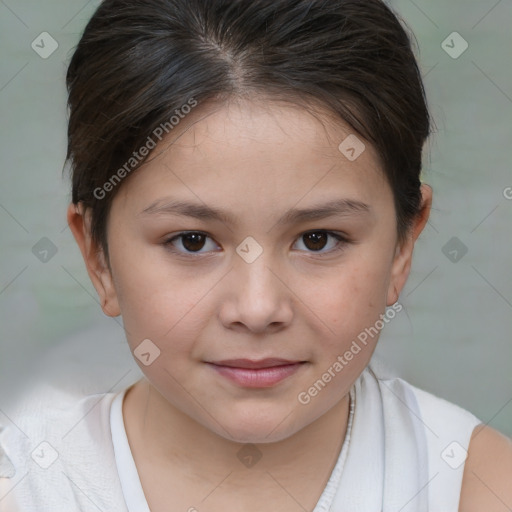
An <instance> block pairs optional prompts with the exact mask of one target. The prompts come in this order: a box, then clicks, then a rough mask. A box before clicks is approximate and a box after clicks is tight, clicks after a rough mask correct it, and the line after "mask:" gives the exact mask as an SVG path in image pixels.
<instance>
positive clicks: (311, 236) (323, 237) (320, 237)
mask: <svg viewBox="0 0 512 512" xmlns="http://www.w3.org/2000/svg"><path fill="white" fill-rule="evenodd" d="M304 241H305V245H306V247H307V248H308V249H311V250H315V251H316V250H320V249H323V248H324V247H325V243H326V241H327V234H326V233H322V232H315V233H308V234H307V235H304ZM306 241H312V242H313V247H310V245H309V244H308V243H306ZM319 246H321V247H319Z"/></svg>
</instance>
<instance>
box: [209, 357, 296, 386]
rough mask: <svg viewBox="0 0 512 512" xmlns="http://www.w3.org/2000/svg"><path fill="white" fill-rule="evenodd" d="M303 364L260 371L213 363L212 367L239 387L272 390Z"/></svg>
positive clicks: (259, 369)
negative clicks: (271, 388)
mask: <svg viewBox="0 0 512 512" xmlns="http://www.w3.org/2000/svg"><path fill="white" fill-rule="evenodd" d="M303 364H304V363H294V364H285V365H281V366H272V367H270V368H258V369H254V368H233V367H231V366H219V365H216V364H211V363H210V366H211V367H212V368H214V369H215V370H216V371H217V372H219V373H220V374H221V375H222V376H224V377H226V378H227V379H229V380H231V381H233V382H235V383H236V384H238V385H239V386H243V387H246V388H270V387H272V386H275V385H276V384H277V383H279V382H281V381H282V380H284V379H286V378H287V377H290V376H291V375H293V374H294V373H295V372H297V371H298V370H299V368H300V367H301V366H302V365H303Z"/></svg>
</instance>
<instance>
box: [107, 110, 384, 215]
mask: <svg viewBox="0 0 512 512" xmlns="http://www.w3.org/2000/svg"><path fill="white" fill-rule="evenodd" d="M340 145H341V147H340ZM347 150H348V151H347ZM354 156H355V157H356V158H354ZM386 188H387V190H385V189H386ZM336 192H337V193H338V194H339V195H340V196H341V197H347V198H350V199H354V200H359V201H364V202H375V201H377V202H379V200H381V201H386V200H389V199H390V197H391V196H390V194H391V192H390V190H389V187H388V185H387V181H386V179H385V176H384V173H383V171H382V168H381V165H380V159H379V157H378V155H377V153H376V152H375V150H374V148H373V147H372V146H371V145H370V144H369V143H368V142H367V141H365V140H364V139H362V137H361V136H359V135H356V134H355V133H354V131H353V130H352V129H351V128H350V127H349V126H348V125H347V124H346V123H343V122H342V121H339V120H335V119H334V118H333V117H332V116H328V115H326V113H324V112H322V111H313V112H309V111H307V110H305V109H304V108H303V107H300V106H297V105H293V104H289V103H284V102H277V101H261V100H260V101H247V100H243V101H231V102H229V103H227V104H223V105H213V106H210V107H209V108H203V109H201V108H200V107H197V110H195V111H193V112H192V113H191V114H189V115H188V116H186V117H185V118H184V119H183V120H182V121H181V122H180V124H179V125H177V126H176V127H175V129H173V131H172V132H171V133H169V135H168V136H167V137H166V138H164V139H163V140H162V142H160V143H159V144H158V145H157V147H156V148H155V149H154V150H153V155H152V156H151V158H150V160H149V161H148V162H147V163H146V164H144V165H143V166H142V167H141V168H139V169H138V170H137V171H136V172H134V174H133V175H132V176H130V179H129V180H127V183H125V184H123V187H122V188H121V190H120V191H119V194H118V195H117V196H116V198H115V200H114V202H116V201H117V202H118V203H120V202H122V203H124V204H126V203H127V202H129V203H130V204H132V206H134V207H136V208H139V209H141V208H143V207H144V206H146V207H147V205H148V203H150V202H154V201H155V200H156V199H158V198H159V197H164V196H165V195H166V194H173V195H175V194H176V193H177V194H181V196H180V197H183V198H185V197H186V198H189V199H192V198H193V199H195V200H196V201H197V200H199V201H202V202H204V203H207V204H209V203H212V204H216V205H220V204H223V203H226V202H229V203H230V204H231V205H232V206H233V207H234V208H242V209H243V210H244V211H246V212H247V211H251V210H252V211H253V212H254V213H256V212H260V214H261V211H262V209H264V208H268V209H275V207H276V206H278V205H279V204H281V203H285V205H286V206H290V205H293V204H295V203H297V202H299V201H300V202H306V201H307V200H308V199H311V200H312V201H313V200H314V201H318V200H319V199H332V198H333V195H334V194H335V193H336Z"/></svg>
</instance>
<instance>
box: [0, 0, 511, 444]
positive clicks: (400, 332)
mask: <svg viewBox="0 0 512 512" xmlns="http://www.w3.org/2000/svg"><path fill="white" fill-rule="evenodd" d="M98 4H99V2H98V1H97V0H93V1H90V2H84V1H79V0H67V1H65V2H64V1H60V2H59V1H56V0H46V1H45V2H41V1H40V0H38V1H36V0H32V1H27V0H0V34H1V46H0V52H1V62H2V64H1V75H0V109H1V119H2V121H1V130H2V137H1V154H2V166H1V169H0V172H1V176H0V178H1V181H0V226H1V256H0V257H1V260H0V321H1V326H2V330H1V341H0V351H1V352H0V376H1V379H0V389H2V393H1V394H0V419H5V417H4V416H5V415H7V414H8V411H9V408H10V406H11V405H12V404H13V403H14V402H15V401H16V398H17V397H18V396H20V394H22V393H23V392H24V390H25V389H27V388H28V387H31V386H34V385H36V386H37V385H38V383H42V382H43V381H45V382H47V381H52V382H53V381H55V382H60V381H59V379H62V382H63V383H65V386H67V387H74V388H76V389H78V390H80V392H100V391H107V390H117V389H120V388H121V387H124V386H126V385H127V384H129V383H130V382H132V381H135V380H137V379H138V378H139V377H140V376H141V375H142V374H141V373H140V370H139V368H138V366H137V365H136V364H135V362H134V361H133V359H132V356H131V354H130V352H129V349H128V347H127V344H126V341H125V338H124V332H123V329H122V326H121V321H120V320H119V319H117V320H113V319H110V318H107V317H105V316H104V315H103V313H102V312H101V309H100V307H99V304H98V302H97V298H96V293H95V290H94V288H93V287H92V285H91V283H90V282H89V278H88V276H87V273H86V271H85V267H84V265H83V262H82V259H81V256H80V253H79V250H78V247H77V246H76V244H75V242H74V240H73V238H72V235H71V233H70V230H69V228H67V226H66V219H65V211H66V207H67V204H68V201H69V198H70V195H69V181H68V179H67V178H64V179H63V178H62V167H63V162H64V157H65V143H66V104H65V103H66V91H65V86H64V75H65V70H66V65H67V63H68V62H69V58H70V55H71V52H72V49H73V46H74V45H75V44H76V43H77V41H78V39H79V36H80V33H81V31H82V30H83V28H84V26H85V23H86V22H87V20H88V18H89V17H90V16H91V14H92V12H93V10H94V9H95V8H96V6H97V5H98ZM392 6H393V7H394V8H395V9H396V10H397V11H398V12H399V13H400V15H401V16H402V17H403V19H404V20H405V21H406V23H407V24H408V26H409V27H410V28H411V29H412V30H413V32H414V33H415V35H416V37H417V40H418V43H419V48H420V52H419V61H420V65H421V69H422V73H423V76H424V80H425V85H426V89H427V95H428V99H429V104H430V108H431V111H432V115H433V117H434V119H435V122H436V125H437V133H435V134H434V136H433V137H432V138H431V140H430V143H429V147H428V151H427V153H426V155H425V164H424V180H425V181H426V182H427V183H429V184H430V185H431V186H432V187H433V189H434V210H433V212H432V216H431V220H430V222H429V225H428V226H427V228H426V229H425V231H424V233H423V234H422V236H421V238H420V240H419V242H418V244H417V248H416V253H415V257H414V264H413V268H412V271H411V275H410V278H409V281H408V284H407V286H406V288H405V290H404V292H403V293H402V295H401V298H400V302H401V303H402V304H403V305H404V306H405V310H404V311H403V312H401V313H400V314H399V315H398V316H397V317H396V318H395V319H394V320H393V322H392V323H390V324H389V325H388V326H387V327H386V328H385V330H384V331H383V333H382V336H381V339H380V342H379V346H378V349H377V351H378V354H379V355H380V356H381V357H382V358H383V359H384V360H385V361H386V362H387V363H388V364H389V365H391V366H392V367H393V368H395V369H396V371H397V373H398V374H399V375H401V376H402V377H403V378H405V379H406V380H408V381H409V382H411V383H412V384H414V385H416V386H418V387H420V388H423V389H425V390H427V391H430V392H432V393H434V394H437V395H438V396H442V397H443V398H446V399H447V400H450V401H452V402H454V403H457V404H459V405H460V406H462V407H464V408H466V409H468V410H470V411H471V412H473V413H474V414H475V415H477V416H478V417H479V418H480V419H481V420H482V421H484V422H486V423H487V422H488V423H489V424H490V425H491V426H493V427H495V428H497V429H499V430H501V431H502V432H504V433H507V434H508V435H512V343H511V338H512V337H511V334H510V333H511V332H512V314H511V313H512V270H511V262H512V258H511V256H512V248H511V228H510V226H511V220H512V199H507V197H506V196H507V195H508V197H512V189H508V188H507V187H512V173H511V169H510V162H511V161H512V158H511V156H512V155H511V145H512V133H511V132H512V129H511V127H512V123H511V115H512V74H511V69H512V66H511V60H512V59H511V54H510V48H512V41H511V35H510V34H511V31H510V26H511V21H512V4H511V2H510V1H506V0H501V1H497V2H496V1H494V0H493V1H490V2H483V1H475V0H472V1H468V0H464V1H463V0H456V1H452V2H449V3H447V2H444V1H440V0H436V1H428V2H427V1H426V0H417V1H415V2H413V1H411V0H400V1H395V2H392ZM454 31H456V32H458V33H460V34H461V36H462V37H463V38H464V40H466V41H467V43H468V45H469V47H468V49H467V50H466V51H465V52H464V53H462V54H461V55H460V56H458V58H453V57H452V56H450V55H448V53H447V52H446V51H445V50H444V49H443V47H442V42H443V41H444V40H445V39H446V38H447V37H448V36H449V35H450V34H451V33H452V32H454ZM42 32H48V33H49V34H51V36H52V37H53V38H54V39H55V40H56V41H57V43H58V48H57V50H56V51H55V52H54V53H53V54H52V55H50V56H49V57H48V58H42V57H41V56H40V55H39V54H38V53H36V51H34V49H32V47H31V44H32V41H34V40H35V41H36V43H37V42H38V41H39V44H40V46H42V45H41V43H40V40H41V38H40V37H38V36H39V35H40V34H41V33H42ZM452 39H453V36H451V37H450V38H448V40H447V44H448V45H450V46H453V49H452V51H457V50H459V49H460V48H461V46H460V42H459V41H457V40H456V39H453V42H452ZM48 48H49V43H48V41H47V42H46V44H45V49H46V50H48ZM41 50H42V49H41ZM507 191H509V192H510V193H509V194H507ZM43 237H46V238H48V239H49V240H51V243H52V244H53V245H54V246H55V248H56V249H57V252H56V254H55V255H53V256H52V257H51V258H50V256H51V252H50V253H48V255H47V258H49V259H48V261H46V262H44V261H41V260H40V259H38V257H36V256H37V255H39V256H40V257H42V254H41V253H39V252H38V250H39V251H40V250H41V246H36V249H35V250H33V247H34V246H35V245H36V244H37V243H38V242H39V243H40V244H43V249H44V247H46V248H47V249H48V246H44V244H45V243H46V244H47V242H44V241H43V242H40V240H41V239H42V238H43ZM453 237H456V239H457V240H455V242H454V241H453V240H452V242H450V243H449V241H450V240H451V239H452V238H453ZM447 243H448V246H446V244H447ZM453 244H455V245H453ZM443 248H444V249H443ZM466 249H467V253H465V254H463V252H464V251H465V250H466ZM453 251H456V252H453ZM34 253H35V254H34ZM461 256H462V257H461ZM452 260H457V261H452ZM91 375H96V377H94V379H91V377H90V376H91ZM41 385H42V384H41Z"/></svg>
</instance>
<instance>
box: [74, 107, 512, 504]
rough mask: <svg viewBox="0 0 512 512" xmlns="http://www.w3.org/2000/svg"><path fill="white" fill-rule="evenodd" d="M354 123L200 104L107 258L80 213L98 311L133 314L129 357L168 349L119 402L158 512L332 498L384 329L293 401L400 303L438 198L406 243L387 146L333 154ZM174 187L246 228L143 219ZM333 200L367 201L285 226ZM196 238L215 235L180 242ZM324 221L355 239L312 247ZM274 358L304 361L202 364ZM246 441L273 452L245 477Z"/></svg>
mask: <svg viewBox="0 0 512 512" xmlns="http://www.w3.org/2000/svg"><path fill="white" fill-rule="evenodd" d="M350 133H352V131H351V130H350V128H349V127H348V126H347V125H344V124H343V123H340V122H339V121H337V122H336V123H334V122H330V121H329V120H328V118H327V117H326V116H324V117H323V122H322V121H321V120H320V119H319V118H317V117H315V116H312V115H311V114H310V113H308V112H306V111H305V110H303V109H301V108H298V107H296V106H292V105H289V104H280V103H277V102H272V103H270V102H269V101H268V100H267V101H257V100H253V101H251V102H248V101H239V102H235V101H232V102H230V103H229V104H224V105H222V106H217V107H216V108H210V109H207V108H206V107H205V108H203V109H202V110H200V109H196V110H195V111H193V112H192V113H191V114H189V115H188V116H187V118H186V119H185V120H184V121H182V122H181V123H180V124H179V125H178V127H177V128H176V129H175V131H173V132H172V133H171V134H170V136H169V137H168V139H167V140H164V141H163V142H162V143H160V144H159V146H158V147H157V149H155V153H154V155H155V156H154V157H153V158H152V159H151V161H150V162H148V163H146V164H145V165H144V166H143V167H142V168H141V169H140V170H138V171H137V172H135V173H133V174H132V175H130V176H129V177H128V178H126V179H125V180H124V182H123V183H122V185H121V188H120V190H119V191H118V194H117V195H116V197H115V198H114V201H113V203H112V208H111V212H110V215H109V219H108V226H107V227H108V246H109V262H108V263H109V264H107V261H106V257H105V255H104V254H103V253H102V251H101V249H100V248H99V247H97V246H96V245H95V244H94V243H93V242H92V240H91V237H90V218H89V212H84V211H83V209H82V208H81V207H80V206H79V207H77V206H75V205H70V207H69V209H68V222H69V224H70V227H71V229H72V231H73V234H74V236H75V238H76V240H77V243H78V245H79V247H80V249H81V251H82V254H83V257H84V260H85V262H86V265H87V270H88V272H89V275H90V278H91V280H92V282H93V284H94V286H95V288H96V290H97V292H98V295H99V296H100V299H101V303H102V307H103V311H104V312H105V313H106V314H107V315H110V316H117V315H120V314H122V316H123V322H124V325H125V330H126V336H127V340H128V343H129V346H130V349H131V350H132V351H134V350H136V348H137V347H138V346H139V344H140V343H141V341H142V340H145V339H149V340H151V342H152V343H153V344H154V346H156V347H158V349H159V350H160V355H159V356H158V357H157V358H156V359H155V360H154V361H153V362H152V363H151V364H150V365H148V366H146V365H144V364H142V363H141V362H140V361H139V359H138V358H135V360H136V362H137V363H138V364H139V366H140V367H141V370H142V371H143V373H144V375H145V378H144V379H141V380H140V381H139V382H137V383H136V384H135V385H134V386H132V387H131V388H130V390H129V391H128V392H127V395H126V398H125V401H124V404H123V414H124V418H125V426H126V430H127V435H128V439H129V442H130V446H131V448H132V452H133V455H134V459H135V462H136V464H137V468H138V471H139V475H140V478H141V482H142V485H143V488H144V491H145V494H146V497H147V499H148V503H149V505H150V507H151V509H152V510H156V511H158V510H164V509H165V506H166V503H168V502H169V498H170V497H171V498H172V499H173V503H175V505H176V509H177V510H179V509H183V510H187V509H188V508H190V507H192V506H193V505H195V504H198V503H200V500H201V499H205V501H204V505H205V507H206V506H207V507H208V510H210V511H214V510H226V507H231V508H227V509H229V510H231V509H234V508H233V507H234V506H235V504H236V506H237V507H238V508H240V507H241V509H243V510H247V511H252V510H261V507H262V501H261V499H262V498H261V496H263V495H264V496H265V503H268V500H269V499H272V503H273V508H274V509H275V510H287V511H290V510H304V509H306V510H312V509H313V508H314V506H315V504H316V502H317V500H318V498H319V497H320V494H321V492H322V490H323V488H324V487H325V484H326V482H327V480H328V478H329V476H330V473H331V471H332V469H333V467H334V464H335V462H336V458H337V455H338V453H339V450H340V447H341V445H342V442H343V439H344V436H345V432H346V424H347V417H348V405H349V402H348V394H347V393H348V390H349V389H350V387H351V385H352V384H353V382H354V381H355V380H356V379H357V377H358V376H359V375H360V374H361V372H362V371H363V369H364V368H365V367H366V365H367V363H368V361H369V360H370V358H371V355H372V353H373V350H374V349H375V346H376V343H377V340H378V335H377V336H375V337H374V338H373V339H370V340H369V342H368V344H367V345H366V346H364V347H363V348H362V350H361V352H359V353H358V354H357V355H356V356H354V358H353V359H352V360H351V361H350V362H348V364H347V365H346V366H345V367H344V369H343V371H342V372H339V373H337V374H336V377H335V378H333V379H332V380H331V382H329V383H328V385H326V386H325V388H324V389H322V391H321V392H320V393H319V394H318V395H317V396H315V397H314V398H312V399H311V401H310V402H309V403H308V404H307V405H303V404H301V403H300V402H299V401H298V399H297V397H298V395H299V393H300V392H303V391H307V390H308V388H310V387H311V386H312V384H313V383H314V382H315V381H317V380H318V379H319V378H320V377H321V376H322V374H323V373H324V372H325V371H326V370H327V368H329V367H331V366H332V365H333V363H334V362H335V361H336V359H337V357H338V355H340V354H343V353H344V352H345V351H346V350H347V349H348V348H349V347H350V345H351V343H352V341H353V340H354V339H356V338H357V335H358V334H359V333H361V332H362V331H364V329H365V328H368V327H370V326H373V325H374V324H375V322H376V321H377V320H378V319H379V318H380V317H379V315H380V314H383V313H384V312H385V308H386V306H391V305H392V304H394V303H395V302H396V301H397V300H398V297H399V294H400V291H401V290H402V288H403V286H404V284H405V282H406V279H407V276H408V274H409V270H410V266H411V260H412V253H413V248H414V243H415V241H416V239H417V238H418V236H419V234H420V233H421V231H422V229H423V227H424V226H425V224H426V222H427V220H428V215H429V212H430V207H431V201H432V190H431V188H430V187H428V186H426V185H422V188H421V192H422V198H423V199H422V207H421V211H420V213H419V215H418V216H417V218H416V219H414V222H413V223H412V225H411V229H410V231H409V233H408V235H407V237H406V240H404V241H402V242H399V240H398V237H397V231H396V212H395V210H394V204H393V195H392V190H391V188H390V187H389V185H388V183H387V181H386V179H385V176H384V173H383V171H382V169H381V165H380V161H379V157H378V155H377V154H376V152H375V151H374V149H373V148H372V146H371V145H370V144H369V143H367V142H366V141H365V144H366V148H365V150H364V151H363V153H362V154H361V155H360V156H359V157H358V158H357V159H356V160H355V161H349V160H348V159H347V158H346V157H345V156H344V155H342V154H341V153H340V151H339V150H338V145H339V144H340V142H341V141H343V140H344V139H345V138H346V137H347V136H348V135H349V134H350ZM170 143H172V145H170ZM171 196H172V197H173V198H175V199H179V200H182V201H191V202H195V203H198V204H200V205H205V204H206V205H208V206H210V207H215V208H222V209H225V210H226V211H227V212H229V213H231V215H232V216H233V217H234V220H233V222H228V221H227V220H222V221H220V220H212V219H195V218H191V217H185V216H177V215H173V214H170V213H168V212H167V213H166V212H159V213H155V212H153V213H147V212H146V213H144V210H146V209H148V208H149V207H150V206H152V205H153V206H155V204H163V203H165V202H166V201H167V202H168V201H169V199H170V197H171ZM332 199H344V200H350V201H357V202H361V203H364V204H365V205H366V209H365V210H361V211H352V210H350V211H345V212H344V213H343V214H341V215H340V214H338V215H336V216H330V217H326V218H318V219H317V220H307V221H300V222H294V223H291V224H286V225H284V224H283V225H281V224H279V223H278V222H277V220H278V219H279V218H280V217H281V216H282V215H283V214H284V213H285V212H286V211H288V210H289V209H291V208H309V207H312V206H313V205H317V204H323V203H325V202H327V201H328V200H332ZM195 230H198V231H202V232H205V233H206V234H207V237H205V238H203V239H200V241H199V242H197V241H196V242H195V245H194V243H193V242H190V240H189V244H188V245H186V241H185V240H184V239H183V237H182V238H181V239H180V238H179V237H178V238H175V239H174V241H172V242H169V239H171V238H173V237H175V236H176V235H178V234H179V233H180V232H181V233H182V232H184V231H195ZM318 230H328V231H332V232H333V233H334V234H340V235H344V236H345V237H346V241H344V242H339V241H338V240H337V239H336V238H335V237H334V236H332V235H330V236H329V237H328V238H327V239H326V241H325V243H324V245H323V246H322V244H318V246H317V247H318V248H319V250H318V251H315V250H314V249H315V245H314V242H311V241H309V242H308V240H307V239H306V240H305V238H304V234H305V232H311V231H318ZM248 236H250V237H252V238H253V239H254V240H256V242H257V244H258V245H259V246H260V247H261V249H262V250H263V252H262V254H260V255H259V256H258V257H257V258H256V259H255V260H254V261H252V262H251V263H248V262H246V261H245V260H244V259H242V257H240V256H239V254H238V253H237V252H236V249H237V247H238V246H239V245H240V244H241V242H242V241H244V240H245V238H246V237H248ZM166 242H167V245H166ZM242 246H243V245H242ZM187 247H188V248H189V250H188V252H187ZM190 247H192V248H193V249H195V250H196V251H199V253H200V254H199V255H198V254H197V253H194V252H191V250H190ZM337 247H340V248H341V250H338V251H336V250H335V249H336V248H337ZM171 248H174V251H175V252H173V251H172V250H171ZM251 250H253V249H251ZM266 357H280V358H285V359H292V360H299V361H305V364H302V365H301V367H300V369H299V371H298V372H296V373H295V374H294V375H292V376H290V377H289V378H287V379H285V380H284V381H282V382H280V383H279V384H277V385H275V386H273V387H271V388H266V389H249V388H245V387H241V386H239V385H236V384H234V383H232V382H231V381H228V380H227V379H226V378H225V377H223V376H221V375H219V374H218V373H217V372H216V371H214V370H213V369H212V367H211V366H210V365H208V364H207V363H206V362H212V361H219V360H222V359H231V358H250V359H261V358H266ZM170 432H172V435H169V433H170ZM487 432H488V433H490V434H486V435H490V436H491V438H493V436H494V434H493V433H492V429H490V428H488V429H487ZM481 439H482V440H484V439H486V438H485V437H484V436H482V438H481ZM493 439H494V438H493ZM247 443H251V444H255V445H257V446H258V449H259V451H260V453H261V454H262V457H261V459H260V461H259V462H258V463H257V464H256V465H255V466H253V467H252V468H250V469H248V468H246V467H245V466H244V465H242V464H240V461H239V460H238V458H237V452H238V451H239V450H240V449H241V448H242V447H244V446H245V445H246V444H247ZM485 445H486V446H487V445H488V444H487V443H485ZM475 446H476V447H477V448H476V450H475V451H478V447H479V446H480V443H479V442H477V443H476V444H475ZM484 449H485V448H484ZM470 451H471V461H473V460H475V461H476V462H475V464H477V466H478V465H479V464H480V462H479V459H478V455H473V445H471V450H470ZM468 463H469V459H468ZM471 464H472V462H471ZM319 468H321V470H320V471H319ZM497 478H498V477H497ZM169 482H175V483H176V488H177V489H179V493H177V491H175V490H173V489H174V488H173V489H170V488H169ZM221 482H222V485H220V483H221ZM474 487H475V486H474V485H471V488H474ZM212 489H214V492H212ZM502 491H503V493H505V487H504V486H503V489H502ZM263 492H264V494H263ZM468 492H469V491H468ZM177 494H179V495H180V498H177ZM504 496H506V494H504ZM292 497H293V498H292ZM176 499H178V500H179V501H178V502H176ZM510 501H511V503H512V500H510ZM463 510H472V509H470V508H467V509H463ZM487 510H494V509H487ZM496 510H501V509H496Z"/></svg>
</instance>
